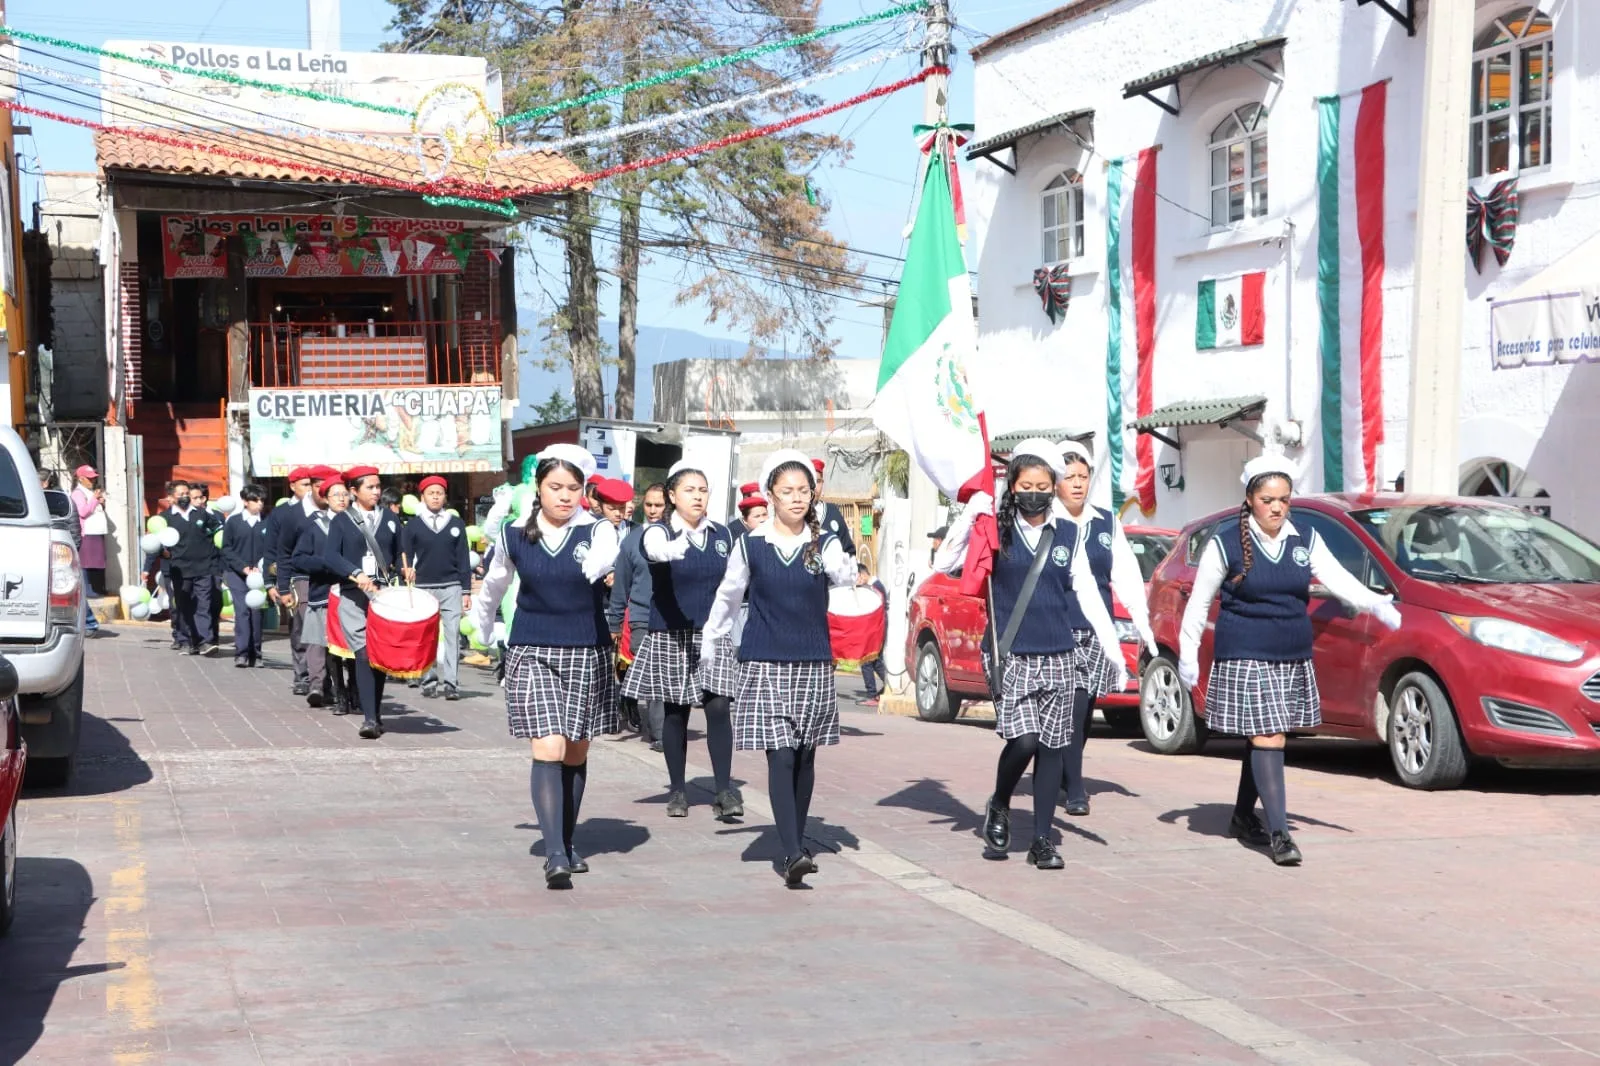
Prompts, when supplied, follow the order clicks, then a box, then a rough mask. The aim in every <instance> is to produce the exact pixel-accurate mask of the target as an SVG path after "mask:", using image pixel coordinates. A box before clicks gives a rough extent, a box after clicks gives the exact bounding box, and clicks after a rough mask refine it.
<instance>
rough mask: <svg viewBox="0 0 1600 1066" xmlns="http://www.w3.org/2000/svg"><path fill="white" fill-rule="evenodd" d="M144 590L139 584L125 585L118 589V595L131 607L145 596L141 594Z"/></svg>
mask: <svg viewBox="0 0 1600 1066" xmlns="http://www.w3.org/2000/svg"><path fill="white" fill-rule="evenodd" d="M143 591H144V589H143V587H141V586H139V585H124V586H122V587H121V588H120V589H118V590H117V595H118V596H120V597H121V598H122V602H123V603H125V604H127V605H128V606H129V607H132V606H133V605H134V604H136V603H138V602H139V601H140V600H141V599H142V598H143V597H141V596H140V595H139V593H141V592H143Z"/></svg>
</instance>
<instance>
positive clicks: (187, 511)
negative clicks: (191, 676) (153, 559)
mask: <svg viewBox="0 0 1600 1066" xmlns="http://www.w3.org/2000/svg"><path fill="white" fill-rule="evenodd" d="M172 492H173V497H172V509H171V510H170V511H168V512H167V514H166V519H167V528H168V529H175V530H177V531H178V543H177V544H175V545H173V546H172V547H171V548H169V549H167V551H166V552H165V553H164V554H165V557H166V560H167V564H166V566H167V571H168V573H169V574H170V575H171V577H172V600H173V603H172V609H173V610H174V611H175V612H177V615H178V618H177V619H175V621H174V624H175V625H179V624H181V627H182V635H181V637H180V640H186V641H187V645H188V647H187V650H188V653H189V654H190V655H213V654H215V653H216V652H217V650H218V646H217V615H216V612H215V611H213V609H212V607H213V604H212V595H213V592H214V590H215V588H216V584H217V578H218V577H219V576H221V573H222V553H221V552H219V551H218V550H217V545H216V542H215V540H214V539H213V538H214V537H215V536H216V533H217V530H218V529H219V528H221V523H220V522H218V521H217V516H216V515H214V514H212V513H211V512H210V511H207V510H204V509H202V508H200V507H197V506H195V504H194V497H193V495H192V493H191V492H190V488H189V483H188V482H186V481H175V482H173V490H172Z"/></svg>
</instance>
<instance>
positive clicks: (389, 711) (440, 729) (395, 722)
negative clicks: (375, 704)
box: [352, 701, 461, 734]
mask: <svg viewBox="0 0 1600 1066" xmlns="http://www.w3.org/2000/svg"><path fill="white" fill-rule="evenodd" d="M352 717H355V716H352ZM357 721H358V722H359V719H357ZM383 731H384V732H385V733H417V734H428V733H459V732H461V727H460V726H454V725H451V724H450V723H449V722H444V721H441V720H439V719H438V718H435V717H433V716H432V715H431V714H428V713H427V712H426V711H424V710H421V709H420V708H417V707H409V706H407V705H406V704H404V703H389V702H387V701H385V703H384V705H383Z"/></svg>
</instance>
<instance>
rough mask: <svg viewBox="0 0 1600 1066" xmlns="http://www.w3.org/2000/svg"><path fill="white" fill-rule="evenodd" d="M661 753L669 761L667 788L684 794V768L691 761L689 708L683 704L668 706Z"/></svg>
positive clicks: (670, 704)
mask: <svg viewBox="0 0 1600 1066" xmlns="http://www.w3.org/2000/svg"><path fill="white" fill-rule="evenodd" d="M661 752H662V754H663V755H665V756H666V759H667V781H668V785H667V787H668V788H670V789H671V790H672V791H673V792H682V791H683V789H684V784H683V768H684V764H685V763H687V762H688V759H689V708H688V706H687V705H686V704H682V703H669V704H667V705H666V717H665V718H663V719H662V721H661Z"/></svg>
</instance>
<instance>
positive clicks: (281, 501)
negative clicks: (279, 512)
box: [277, 496, 293, 507]
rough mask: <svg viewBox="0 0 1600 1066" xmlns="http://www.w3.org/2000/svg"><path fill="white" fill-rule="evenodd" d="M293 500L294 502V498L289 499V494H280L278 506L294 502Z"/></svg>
mask: <svg viewBox="0 0 1600 1066" xmlns="http://www.w3.org/2000/svg"><path fill="white" fill-rule="evenodd" d="M292 502H293V501H292V500H290V499H289V497H287V496H279V497H278V503H277V506H279V507H282V506H283V505H284V504H286V503H292Z"/></svg>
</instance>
